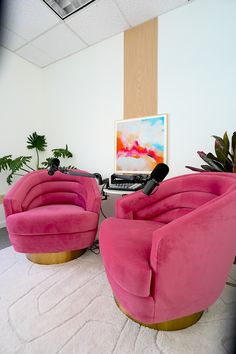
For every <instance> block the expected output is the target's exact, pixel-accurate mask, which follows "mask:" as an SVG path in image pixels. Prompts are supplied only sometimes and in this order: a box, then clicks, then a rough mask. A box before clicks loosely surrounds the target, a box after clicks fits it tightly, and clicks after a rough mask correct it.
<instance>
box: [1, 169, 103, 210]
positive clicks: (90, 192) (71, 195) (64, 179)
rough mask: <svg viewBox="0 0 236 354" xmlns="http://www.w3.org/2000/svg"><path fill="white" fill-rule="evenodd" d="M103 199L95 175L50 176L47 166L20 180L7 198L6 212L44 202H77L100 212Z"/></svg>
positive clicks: (5, 201) (58, 174)
mask: <svg viewBox="0 0 236 354" xmlns="http://www.w3.org/2000/svg"><path fill="white" fill-rule="evenodd" d="M77 171H80V170H77ZM80 172H83V171H80ZM100 200H101V197H100V192H99V188H98V186H97V182H96V181H95V180H94V179H92V178H87V177H79V176H70V175H67V174H63V173H60V172H57V173H55V174H54V175H53V176H49V175H48V172H47V170H40V171H34V172H31V173H28V174H27V175H25V176H23V177H22V178H21V179H19V180H18V181H17V183H16V184H15V185H14V187H13V188H12V189H11V190H10V191H9V192H8V193H7V195H6V197H5V198H4V208H5V212H6V215H9V214H12V213H15V212H19V211H25V210H29V209H32V208H36V207H39V206H43V205H49V204H74V205H78V206H80V207H82V208H84V209H86V210H90V211H95V212H98V211H99V208H100V203H99V201H100Z"/></svg>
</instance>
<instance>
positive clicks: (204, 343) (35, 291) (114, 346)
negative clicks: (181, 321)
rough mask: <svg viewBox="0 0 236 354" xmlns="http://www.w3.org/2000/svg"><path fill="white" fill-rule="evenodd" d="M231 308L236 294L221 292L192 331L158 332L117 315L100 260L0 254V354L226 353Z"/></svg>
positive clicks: (228, 290) (10, 252)
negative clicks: (48, 262) (47, 261)
mask: <svg viewBox="0 0 236 354" xmlns="http://www.w3.org/2000/svg"><path fill="white" fill-rule="evenodd" d="M235 268H236V266H233V270H232V272H231V281H232V280H234V281H236V269H235ZM234 301H236V288H233V287H229V286H226V287H225V290H224V292H223V293H222V296H221V298H219V299H218V301H217V302H216V303H215V304H214V305H213V306H212V307H211V308H210V309H209V311H208V312H206V313H205V314H204V315H203V317H202V318H201V320H200V321H199V322H198V323H197V324H196V325H194V326H192V327H189V328H187V329H185V330H181V331H176V332H161V331H159V332H157V331H154V330H152V329H148V328H144V327H140V326H139V325H138V324H136V323H134V322H132V321H130V320H129V319H127V318H126V317H125V316H124V315H123V314H122V313H121V312H120V311H119V310H118V308H117V307H116V305H115V303H114V300H113V296H112V292H111V290H110V287H109V284H108V282H107V279H106V276H105V273H104V268H103V265H102V262H101V258H100V256H99V255H98V256H97V255H95V254H93V253H92V252H90V251H87V252H86V253H85V254H84V255H83V256H82V257H80V258H78V259H77V260H74V261H71V262H68V263H64V264H60V265H53V266H40V265H36V264H33V263H31V262H29V261H28V260H27V259H26V258H25V256H24V255H22V254H17V253H15V252H14V251H13V249H12V247H8V248H5V249H3V250H2V251H0V353H1V354H13V353H16V354H56V353H58V354H87V353H92V354H93V353H96V354H108V353H109V354H132V353H135V354H152V353H161V354H195V353H196V354H224V353H230V350H229V348H230V340H231V338H230V337H232V333H230V329H231V328H232V325H233V322H234V320H235V319H234V317H235V313H234V311H233V305H234Z"/></svg>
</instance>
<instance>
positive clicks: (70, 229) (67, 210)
mask: <svg viewBox="0 0 236 354" xmlns="http://www.w3.org/2000/svg"><path fill="white" fill-rule="evenodd" d="M97 221H98V215H97V214H96V213H93V212H90V211H86V210H84V209H83V208H81V207H79V206H77V205H69V204H55V205H44V206H41V207H38V208H34V209H30V210H27V211H24V212H21V213H16V214H12V215H10V216H8V217H7V227H8V231H9V233H12V234H18V235H32V236H33V235H44V234H45V235H48V234H65V233H75V232H84V231H90V230H94V229H96V228H97Z"/></svg>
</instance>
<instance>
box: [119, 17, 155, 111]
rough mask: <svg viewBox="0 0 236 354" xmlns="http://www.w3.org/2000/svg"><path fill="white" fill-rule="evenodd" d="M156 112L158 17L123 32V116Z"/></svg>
mask: <svg viewBox="0 0 236 354" xmlns="http://www.w3.org/2000/svg"><path fill="white" fill-rule="evenodd" d="M155 114H157V18H155V19H153V20H150V21H148V22H145V23H143V24H141V25H139V26H137V27H135V28H132V29H130V30H128V31H125V34H124V118H134V117H143V116H152V115H155Z"/></svg>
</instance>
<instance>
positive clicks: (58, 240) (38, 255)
mask: <svg viewBox="0 0 236 354" xmlns="http://www.w3.org/2000/svg"><path fill="white" fill-rule="evenodd" d="M3 204H4V209H5V215H6V224H7V229H8V233H9V237H10V240H11V243H12V245H13V247H14V249H15V250H16V251H17V252H23V253H27V254H29V255H28V258H29V259H30V260H32V261H34V262H36V263H42V264H51V263H61V262H64V261H67V260H70V259H73V258H76V257H77V256H79V255H80V254H82V253H83V252H84V250H85V249H86V248H87V247H89V246H91V245H92V243H93V241H94V239H95V236H96V232H97V227H98V218H99V212H100V205H101V196H100V191H99V187H98V185H97V182H96V180H94V179H92V178H86V177H77V176H69V175H66V174H62V173H60V172H56V173H55V174H54V176H49V175H48V172H47V170H40V171H35V172H32V173H28V174H27V175H25V176H24V177H21V178H20V179H19V180H18V181H17V183H16V184H15V185H14V187H13V188H12V189H11V190H10V191H9V192H8V193H7V195H6V196H5V198H4V202H3Z"/></svg>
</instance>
